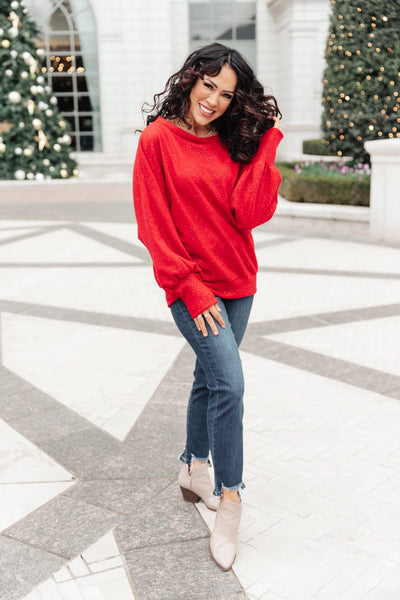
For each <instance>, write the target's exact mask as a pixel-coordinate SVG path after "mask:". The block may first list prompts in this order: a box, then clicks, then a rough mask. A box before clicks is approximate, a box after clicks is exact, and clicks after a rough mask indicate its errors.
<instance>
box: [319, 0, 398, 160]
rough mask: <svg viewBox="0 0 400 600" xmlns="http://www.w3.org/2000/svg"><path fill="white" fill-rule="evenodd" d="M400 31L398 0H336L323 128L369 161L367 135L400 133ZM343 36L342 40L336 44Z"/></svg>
mask: <svg viewBox="0 0 400 600" xmlns="http://www.w3.org/2000/svg"><path fill="white" fill-rule="evenodd" d="M399 32H400V11H399V10H398V7H397V8H396V3H393V2H390V1H389V0H382V1H381V2H380V3H379V4H378V3H376V2H371V1H370V0H358V1H357V3H356V5H355V6H354V4H353V3H350V2H348V0H332V12H331V20H330V32H329V34H328V40H327V48H326V54H325V59H326V69H325V72H324V77H323V90H324V91H323V99H322V102H323V115H322V130H323V136H324V137H325V139H327V140H328V143H329V146H330V148H331V149H333V150H334V151H335V152H336V153H337V154H338V155H340V154H341V155H346V156H348V155H350V156H354V157H355V158H357V159H360V160H368V159H369V157H368V155H367V154H366V152H365V150H364V142H365V141H366V140H368V139H378V138H384V137H391V136H397V133H398V131H397V130H396V131H394V130H393V127H394V126H395V125H394V121H395V119H396V118H397V115H396V112H397V111H396V110H395V109H394V106H396V109H397V107H398V104H397V103H396V102H393V90H394V89H396V88H397V89H398V87H399V68H398V64H399V62H398V53H396V52H393V51H392V49H393V47H396V48H398V47H400V33H399ZM338 38H340V44H337V43H336V45H335V43H334V40H337V39H338ZM396 82H397V83H396ZM385 98H386V101H385ZM396 98H397V97H396ZM390 99H391V100H390ZM372 107H374V108H372ZM371 112H373V115H374V118H373V119H371ZM340 129H342V132H340ZM399 137H400V136H399Z"/></svg>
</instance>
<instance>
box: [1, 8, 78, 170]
mask: <svg viewBox="0 0 400 600" xmlns="http://www.w3.org/2000/svg"><path fill="white" fill-rule="evenodd" d="M38 34H39V32H38V30H37V27H36V24H35V23H34V21H33V20H32V19H31V18H30V17H29V14H28V9H27V8H26V7H25V5H24V2H23V0H12V1H10V0H0V179H32V180H33V179H36V180H42V179H45V178H47V179H48V178H52V179H53V178H66V177H71V176H72V175H76V174H77V169H76V162H75V161H74V160H73V159H72V158H71V157H70V148H69V145H70V143H71V137H70V135H69V134H68V131H69V129H68V124H67V123H66V121H64V120H63V119H62V117H61V115H60V113H59V111H58V108H57V98H56V97H55V96H54V95H53V94H52V90H51V88H50V87H48V86H47V85H46V80H45V78H44V77H43V76H42V75H41V72H40V70H39V63H40V60H41V59H42V58H43V56H44V50H43V49H41V48H37V47H36V44H35V39H37V38H38Z"/></svg>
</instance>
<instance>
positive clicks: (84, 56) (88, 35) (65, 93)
mask: <svg viewBox="0 0 400 600" xmlns="http://www.w3.org/2000/svg"><path fill="white" fill-rule="evenodd" d="M26 4H27V6H28V8H29V9H30V11H31V15H32V17H33V18H34V19H35V20H36V22H37V23H38V26H39V28H40V30H41V32H42V37H41V39H40V40H39V45H42V46H43V48H44V50H45V56H44V57H43V61H42V66H41V70H42V73H43V75H45V76H47V79H48V83H49V85H51V87H52V88H53V91H54V95H55V96H56V97H57V99H58V107H59V109H60V111H61V113H62V115H63V118H64V119H65V120H66V121H68V122H69V123H70V124H71V129H72V133H71V137H72V144H71V145H72V147H73V148H74V149H75V150H77V151H78V152H80V151H88V150H95V151H100V150H101V131H100V102H99V71H98V60H97V34H96V22H95V19H94V14H93V11H92V8H91V6H90V4H89V1H88V0H26Z"/></svg>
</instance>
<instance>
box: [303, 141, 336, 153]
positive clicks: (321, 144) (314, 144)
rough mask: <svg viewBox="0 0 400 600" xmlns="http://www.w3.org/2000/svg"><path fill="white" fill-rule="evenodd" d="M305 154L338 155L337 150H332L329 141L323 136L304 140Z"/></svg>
mask: <svg viewBox="0 0 400 600" xmlns="http://www.w3.org/2000/svg"><path fill="white" fill-rule="evenodd" d="M303 154H318V155H319V156H337V154H336V153H335V152H333V151H332V150H330V148H329V142H328V141H327V140H325V139H323V138H322V139H320V140H304V141H303Z"/></svg>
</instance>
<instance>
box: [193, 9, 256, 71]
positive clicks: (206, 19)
mask: <svg viewBox="0 0 400 600" xmlns="http://www.w3.org/2000/svg"><path fill="white" fill-rule="evenodd" d="M256 5H257V3H256V2H254V1H252V0H247V1H242V2H239V1H237V0H189V30H190V49H191V50H196V48H200V47H201V46H205V45H206V44H209V43H210V42H221V44H225V45H227V46H231V47H232V48H236V50H239V52H241V53H242V54H243V56H244V57H245V58H246V59H247V60H248V61H249V63H250V64H251V65H252V67H253V68H254V69H256V61H257V56H256V54H257V52H256Z"/></svg>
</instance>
